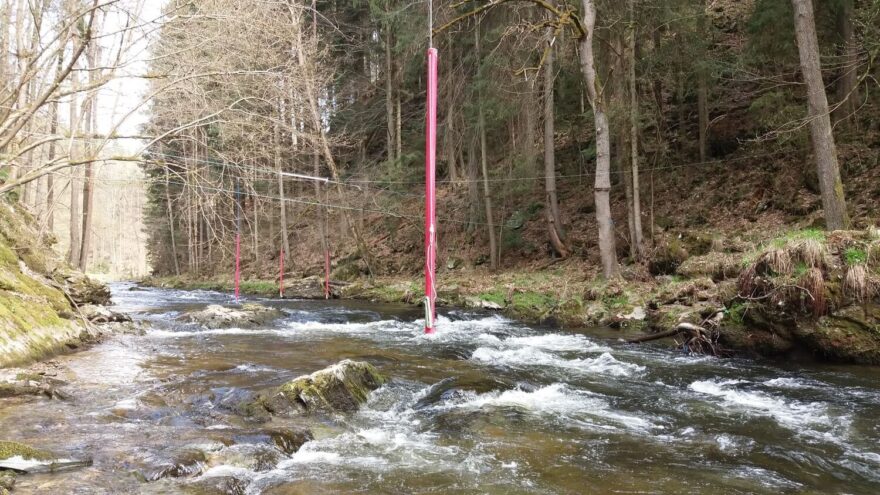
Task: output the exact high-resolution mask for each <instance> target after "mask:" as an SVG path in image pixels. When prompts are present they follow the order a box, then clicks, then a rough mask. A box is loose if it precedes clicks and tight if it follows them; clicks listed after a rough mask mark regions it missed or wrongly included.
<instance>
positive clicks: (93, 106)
mask: <svg viewBox="0 0 880 495" xmlns="http://www.w3.org/2000/svg"><path fill="white" fill-rule="evenodd" d="M95 15H97V13H96V14H95ZM97 25H98V26H100V24H97ZM100 58H101V52H100V45H99V44H98V42H97V40H92V41H91V46H89V48H88V52H87V53H86V62H87V64H88V66H89V79H88V80H89V86H92V87H94V86H95V84H96V83H97V81H98V75H99V74H98V71H99V70H100V69H99V68H98V64H99V61H100ZM88 98H89V99H88V101H87V108H88V110H87V111H86V115H85V119H86V129H88V134H89V138H88V140H87V141H86V143H87V144H86V155H87V159H88V160H89V162H88V163H86V168H85V180H84V182H83V209H82V215H83V218H82V232H81V235H82V247H81V248H80V251H79V269H80V270H82V271H86V269H87V268H88V263H89V255H90V254H91V250H92V223H93V218H94V203H95V187H94V184H93V179H94V174H95V170H94V167H95V165H94V163H93V161H92V160H94V159H95V158H97V157H96V155H97V152H98V150H97V149H96V148H95V146H94V144H93V143H92V140H93V138H92V137H91V136H92V135H94V134H96V133H97V132H98V93H97V92H92V94H91V95H89V97H88Z"/></svg>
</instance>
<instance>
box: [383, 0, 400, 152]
mask: <svg viewBox="0 0 880 495" xmlns="http://www.w3.org/2000/svg"><path fill="white" fill-rule="evenodd" d="M385 15H386V16H390V15H391V13H390V6H389V5H388V2H387V1H386V3H385ZM393 77H394V60H393V59H392V57H391V21H390V20H388V21H386V22H385V119H386V120H387V122H386V123H387V128H388V136H387V138H388V145H387V147H386V154H387V155H388V161H389V162H391V161H393V160H394V159H396V158H397V157H396V156H395V155H394V150H395V138H394V87H393Z"/></svg>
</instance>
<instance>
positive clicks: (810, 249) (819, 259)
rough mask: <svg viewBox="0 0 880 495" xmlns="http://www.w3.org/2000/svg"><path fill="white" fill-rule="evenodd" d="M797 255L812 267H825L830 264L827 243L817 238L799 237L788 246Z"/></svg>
mask: <svg viewBox="0 0 880 495" xmlns="http://www.w3.org/2000/svg"><path fill="white" fill-rule="evenodd" d="M788 249H789V250H791V251H793V252H794V255H795V257H796V258H797V259H798V260H800V261H802V262H804V264H805V265H807V266H808V267H811V268H823V267H825V266H827V265H828V263H827V256H828V250H827V248H826V247H825V244H824V243H822V242H821V241H819V240H816V239H810V238H807V239H799V240H797V241H794V242H793V243H791V244H790V245H789V246H788Z"/></svg>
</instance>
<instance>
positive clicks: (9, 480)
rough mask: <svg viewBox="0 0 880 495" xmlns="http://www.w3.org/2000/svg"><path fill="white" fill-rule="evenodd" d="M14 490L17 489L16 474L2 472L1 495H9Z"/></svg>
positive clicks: (0, 475) (0, 476)
mask: <svg viewBox="0 0 880 495" xmlns="http://www.w3.org/2000/svg"><path fill="white" fill-rule="evenodd" d="M13 488H15V473H14V472H12V471H0V495H7V494H8V493H9V492H10V491H12V489H13Z"/></svg>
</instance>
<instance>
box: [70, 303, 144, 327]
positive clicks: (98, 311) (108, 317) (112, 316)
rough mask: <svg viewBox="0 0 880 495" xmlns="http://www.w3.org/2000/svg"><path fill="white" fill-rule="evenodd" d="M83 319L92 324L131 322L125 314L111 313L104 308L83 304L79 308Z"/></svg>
mask: <svg viewBox="0 0 880 495" xmlns="http://www.w3.org/2000/svg"><path fill="white" fill-rule="evenodd" d="M79 312H80V314H81V315H82V317H83V318H85V319H86V320H88V321H90V322H92V323H122V322H129V321H131V317H130V316H128V315H127V314H125V313H120V312H118V311H112V310H110V309H109V308H107V307H105V306H97V305H94V304H85V305H83V306H80V307H79Z"/></svg>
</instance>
